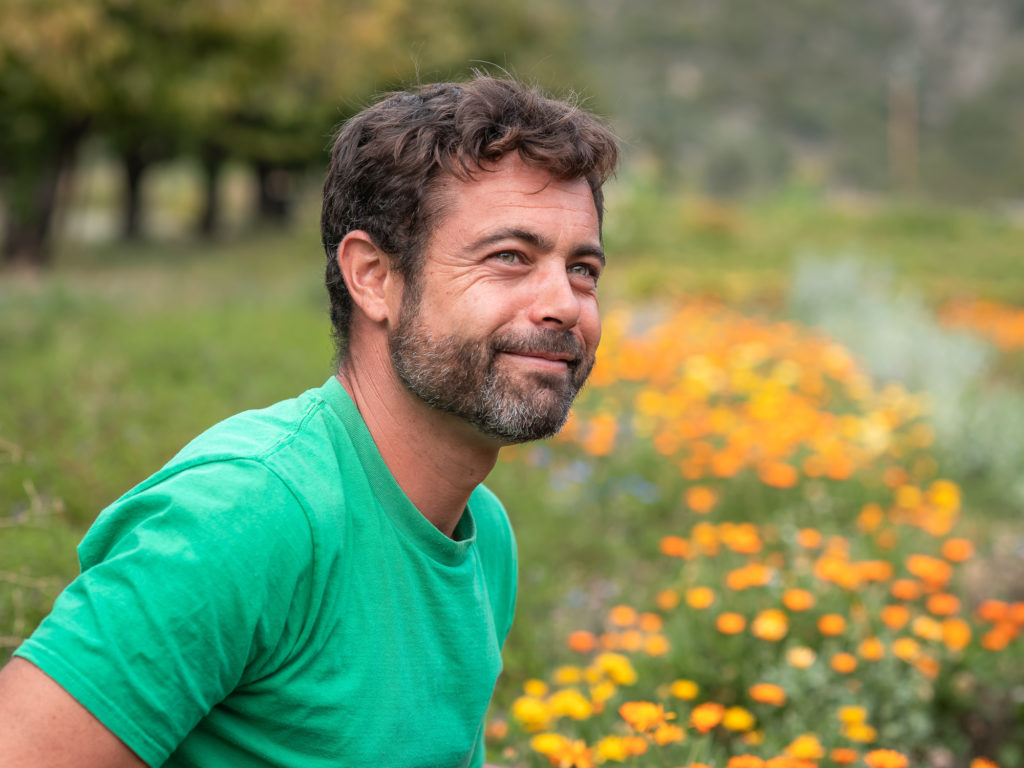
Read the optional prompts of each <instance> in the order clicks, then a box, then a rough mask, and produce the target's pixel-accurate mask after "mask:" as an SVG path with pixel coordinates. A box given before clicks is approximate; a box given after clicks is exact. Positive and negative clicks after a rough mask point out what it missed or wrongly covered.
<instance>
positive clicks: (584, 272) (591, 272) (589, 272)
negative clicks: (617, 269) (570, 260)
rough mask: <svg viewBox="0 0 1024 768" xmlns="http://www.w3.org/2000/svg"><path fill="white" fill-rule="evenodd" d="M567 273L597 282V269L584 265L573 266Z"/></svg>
mask: <svg viewBox="0 0 1024 768" xmlns="http://www.w3.org/2000/svg"><path fill="white" fill-rule="evenodd" d="M569 272H570V273H571V274H574V275H580V276H581V277H590V278H593V279H594V280H597V278H598V276H599V275H598V271H597V268H595V267H594V266H592V265H590V264H585V263H580V264H573V265H572V266H570V267H569Z"/></svg>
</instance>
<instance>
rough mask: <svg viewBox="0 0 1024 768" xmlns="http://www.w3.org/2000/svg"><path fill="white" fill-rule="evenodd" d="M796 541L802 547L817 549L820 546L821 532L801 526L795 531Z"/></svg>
mask: <svg viewBox="0 0 1024 768" xmlns="http://www.w3.org/2000/svg"><path fill="white" fill-rule="evenodd" d="M796 543H797V544H799V545H800V546H801V547H803V548H804V549H817V548H818V547H820V546H821V533H820V532H818V531H816V530H814V529H813V528H801V529H800V530H799V531H797V534H796Z"/></svg>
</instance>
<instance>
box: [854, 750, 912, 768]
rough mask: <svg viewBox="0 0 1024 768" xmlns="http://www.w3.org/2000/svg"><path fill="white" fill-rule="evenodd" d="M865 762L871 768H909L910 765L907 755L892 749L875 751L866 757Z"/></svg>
mask: <svg viewBox="0 0 1024 768" xmlns="http://www.w3.org/2000/svg"><path fill="white" fill-rule="evenodd" d="M864 762H865V763H867V764H868V766H870V768H907V766H908V765H909V764H910V762H909V761H908V760H907V757H906V755H903V754H900V753H899V752H896V751H895V750H892V749H873V750H871V751H870V752H868V753H867V754H866V755H864Z"/></svg>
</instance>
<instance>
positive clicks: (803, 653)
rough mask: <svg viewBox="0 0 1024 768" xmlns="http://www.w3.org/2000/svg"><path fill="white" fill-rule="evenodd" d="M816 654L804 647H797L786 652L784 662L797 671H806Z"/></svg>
mask: <svg viewBox="0 0 1024 768" xmlns="http://www.w3.org/2000/svg"><path fill="white" fill-rule="evenodd" d="M815 658H817V656H816V654H815V653H814V651H813V650H811V649H810V648H807V647H806V646H802V645H798V646H796V647H794V648H790V649H789V650H788V651H786V661H787V662H789V664H790V666H793V667H796V668H797V669H807V668H808V667H809V666H811V665H812V664H813V663H814V660H815Z"/></svg>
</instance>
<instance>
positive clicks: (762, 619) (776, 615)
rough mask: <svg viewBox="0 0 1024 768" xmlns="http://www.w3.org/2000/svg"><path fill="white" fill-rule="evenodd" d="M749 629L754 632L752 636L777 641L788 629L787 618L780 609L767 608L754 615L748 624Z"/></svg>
mask: <svg viewBox="0 0 1024 768" xmlns="http://www.w3.org/2000/svg"><path fill="white" fill-rule="evenodd" d="M750 631H751V632H752V633H753V634H754V637H759V638H760V639H762V640H768V641H769V642H778V641H779V640H781V639H782V638H783V637H785V636H786V632H788V631H789V620H788V619H787V618H786V614H785V613H783V612H782V611H780V610H778V609H775V608H769V609H768V610H765V611H761V612H760V613H759V614H757V616H755V617H754V621H753V622H752V623H751V625H750Z"/></svg>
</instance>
